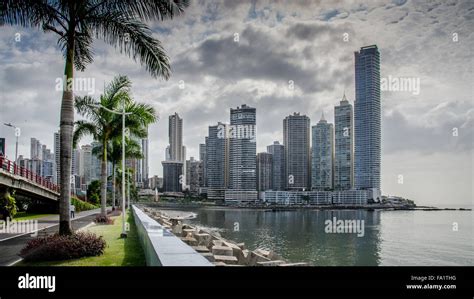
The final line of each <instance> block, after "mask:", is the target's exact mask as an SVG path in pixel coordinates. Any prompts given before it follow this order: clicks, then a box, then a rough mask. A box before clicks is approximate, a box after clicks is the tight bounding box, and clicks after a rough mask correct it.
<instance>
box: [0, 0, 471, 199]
mask: <svg viewBox="0 0 474 299" xmlns="http://www.w3.org/2000/svg"><path fill="white" fill-rule="evenodd" d="M451 4H453V3H451ZM451 4H450V3H436V2H433V3H413V2H410V1H393V2H391V3H390V2H387V3H380V2H377V1H375V2H371V3H368V4H366V5H365V6H359V5H356V4H352V3H350V2H344V1H341V2H338V3H328V4H325V3H320V4H319V5H314V6H313V7H311V8H310V9H308V8H306V7H305V8H304V9H303V8H301V7H299V5H298V4H293V5H288V4H286V5H285V6H284V8H285V9H282V7H279V6H278V5H277V4H272V5H265V4H262V3H261V2H256V3H255V4H253V5H252V4H248V3H247V4H244V3H243V4H240V3H239V4H238V3H225V4H220V5H218V4H216V3H215V2H212V1H210V2H209V3H208V4H206V5H204V6H203V7H198V6H194V7H190V11H189V13H188V14H187V16H186V19H188V20H190V22H189V23H186V24H181V23H182V21H183V20H182V19H181V18H178V19H177V20H176V21H174V20H173V21H171V22H169V23H167V24H163V25H161V24H160V27H159V28H158V25H157V24H153V27H154V28H155V29H156V28H158V29H157V30H158V31H159V32H160V38H163V40H164V41H165V43H166V45H167V46H166V47H167V50H168V51H169V53H170V54H171V60H172V62H173V65H174V73H173V77H172V79H171V80H170V81H169V82H161V81H152V80H151V79H150V78H148V75H147V74H146V72H144V71H142V70H140V67H139V66H136V65H134V64H133V62H131V61H130V62H128V60H126V59H123V57H122V56H121V55H120V54H118V53H116V52H115V51H114V50H113V49H108V48H105V47H103V46H102V45H101V44H98V46H97V50H96V52H97V53H98V54H99V55H97V56H96V61H95V62H96V63H94V64H93V65H91V67H90V68H89V69H88V70H87V72H85V73H79V75H80V76H81V77H88V76H91V74H94V77H95V78H96V80H97V81H96V84H95V87H96V93H98V92H100V88H101V86H102V82H104V81H108V80H110V73H111V72H124V71H125V70H126V71H127V72H129V73H130V76H131V79H132V81H134V82H136V84H135V85H134V88H133V92H134V93H135V94H136V95H137V98H138V99H140V100H142V99H143V100H144V101H146V102H148V103H151V104H153V105H155V107H156V108H157V110H158V111H159V113H160V115H162V116H166V115H169V114H171V113H173V112H175V111H176V112H178V113H179V114H180V115H182V117H183V118H184V119H185V120H186V127H187V128H188V130H185V132H184V143H185V144H187V145H188V148H187V151H188V155H187V156H188V157H190V156H194V157H198V147H199V144H200V143H202V142H203V140H204V136H205V135H206V133H207V126H209V125H210V124H212V123H217V121H224V120H226V119H228V114H227V113H228V109H229V107H235V106H237V105H241V104H243V103H247V104H249V105H250V106H252V107H255V108H257V111H261V115H260V117H257V127H258V130H259V131H258V132H259V135H258V136H259V137H258V140H257V152H262V151H265V147H266V146H267V145H270V144H272V142H273V141H274V140H279V141H280V142H282V139H281V138H280V137H279V136H281V132H280V128H281V125H279V123H281V119H283V118H284V117H285V116H286V115H289V114H290V113H292V112H293V111H301V112H302V113H305V114H307V115H308V116H309V117H310V119H311V120H312V124H315V120H317V119H318V118H319V116H320V115H321V112H322V111H324V112H325V114H326V115H327V118H328V122H331V123H334V121H333V116H332V115H331V114H332V113H329V112H330V111H332V110H333V109H334V106H335V105H337V103H338V102H339V100H340V98H341V96H342V94H343V93H344V90H345V91H346V92H345V93H346V95H347V98H348V99H349V102H350V103H351V104H353V103H354V99H355V96H354V80H353V71H352V70H353V63H354V61H353V52H354V51H355V50H357V49H359V48H360V47H361V46H364V45H370V44H377V45H378V46H379V50H380V52H381V56H382V57H383V64H382V66H381V77H382V78H389V76H391V77H395V78H399V77H417V78H419V79H420V80H421V92H420V93H419V95H414V94H413V93H411V92H397V91H390V90H384V91H382V99H383V101H382V105H383V111H384V112H383V115H382V124H383V125H382V135H383V136H384V137H383V141H382V156H383V163H382V190H383V191H384V193H385V194H397V195H401V196H406V197H409V198H411V199H414V200H415V201H417V202H418V203H421V204H423V203H425V204H429V203H431V204H444V203H446V201H447V199H448V198H449V203H456V202H457V203H469V202H470V200H469V199H470V198H472V189H470V188H469V185H470V182H471V181H472V176H473V174H472V152H473V144H472V142H471V140H473V138H472V136H473V129H472V128H473V127H474V126H473V118H472V115H473V114H472V112H473V108H472V104H471V102H470V99H471V98H472V91H471V89H470V87H469V86H470V85H469V84H470V83H469V80H468V78H470V75H472V68H470V67H469V65H468V64H465V63H462V62H463V59H464V58H465V57H466V55H467V54H468V53H470V50H469V49H470V48H471V49H472V46H473V45H472V40H469V39H468V38H467V37H468V34H469V30H468V28H469V27H468V22H469V20H471V19H472V13H469V7H471V6H472V4H470V3H469V2H468V1H465V2H462V1H461V2H459V3H456V4H454V5H451ZM294 12H296V13H297V15H298V17H297V18H293V17H292V16H291V14H292V13H294ZM441 12H442V13H441ZM470 14H471V19H470ZM202 15H204V17H203V18H200V17H197V16H202ZM367 16H370V18H367ZM242 20H246V22H242ZM449 20H456V22H450V21H449ZM193 21H194V23H193ZM414 22H416V24H419V26H410V24H414ZM433 22H434V23H433ZM432 23H433V24H434V25H431V26H429V27H428V28H426V26H424V25H427V24H432ZM176 24H179V26H178V27H176ZM209 24H212V25H213V28H216V29H215V31H209V30H208V29H207V28H209ZM436 24H438V25H436ZM4 29H5V30H3V31H2V33H0V36H1V37H2V39H1V43H0V48H1V49H2V50H5V52H4V54H3V56H2V58H1V59H2V60H5V59H8V61H10V62H9V63H8V64H7V63H5V64H3V65H2V66H1V67H0V73H1V74H2V75H3V76H4V78H5V79H4V81H5V83H6V85H8V86H11V87H12V88H14V91H15V93H18V94H15V93H12V92H11V91H10V89H8V90H7V89H5V90H2V96H1V102H2V104H4V106H3V107H2V112H4V113H5V114H3V113H2V120H4V121H5V122H12V123H13V124H15V125H17V126H19V127H21V128H22V136H21V137H20V144H19V155H20V154H23V155H25V154H26V153H27V149H28V147H29V141H30V138H31V137H35V138H38V139H40V140H42V141H43V142H44V143H45V144H46V145H47V146H48V147H49V148H52V147H53V139H52V137H51V136H52V132H55V131H56V130H57V125H58V124H59V120H58V119H56V117H57V116H56V114H55V113H53V116H51V114H49V113H47V112H46V111H59V98H60V93H58V92H55V91H54V88H53V87H52V88H51V90H48V88H47V86H50V85H51V86H53V85H54V79H55V78H57V77H60V75H61V74H62V69H63V65H62V62H61V57H60V56H58V55H57V51H56V50H54V48H53V45H54V43H51V41H50V40H51V38H52V36H48V35H43V34H40V33H36V32H34V31H29V30H25V29H21V33H22V34H23V35H22V37H23V39H22V40H23V42H21V43H19V44H15V41H14V40H13V36H14V34H15V33H16V32H17V31H18V29H16V28H10V27H5V28H4ZM386 29H390V30H386ZM374 30H375V31H374ZM176 32H183V33H184V35H185V36H184V37H183V38H181V37H179V34H175V33H176ZM377 32H384V34H383V35H381V34H377ZM454 32H456V33H458V34H459V42H453V39H452V34H453V33H454ZM234 33H239V39H240V41H239V42H238V43H234V42H233V40H234V38H235V36H234ZM344 33H348V34H349V41H348V42H344V41H343V40H342V38H343V34H344ZM400 35H403V36H404V37H405V38H404V40H403V43H399V42H397V41H398V38H397V36H400ZM188 36H193V37H194V38H193V39H192V41H191V42H187V43H185V42H184V40H185V39H187V38H188ZM283 37H286V39H284V38H283ZM259 41H261V42H259ZM440 43H441V44H442V45H443V46H442V47H439V46H438V45H439V44H440ZM419 44H423V45H426V47H423V49H420V48H419V47H418V46H417V45H419ZM15 45H16V46H15ZM292 45H293V46H292ZM217 47H220V48H221V49H222V51H221V53H226V54H228V55H231V56H232V57H233V58H232V59H226V57H227V56H226V55H224V56H223V57H220V56H215V57H213V56H210V55H209V53H211V51H213V50H214V49H216V48H217ZM39 53H41V57H42V58H41V62H38V61H37V60H38V57H39V56H38V55H39ZM242 53H252V54H253V55H250V56H251V57H250V56H242ZM443 53H452V55H451V54H450V55H448V56H446V55H445V54H443ZM105 56H107V57H108V58H107V59H105ZM440 57H445V59H440ZM226 60H227V61H226ZM33 61H35V63H32V62H33ZM236 61H240V63H239V64H238V65H237V64H235V62H236ZM278 62H279V63H278ZM28 63H30V66H28V67H27V66H25V65H26V64H28ZM233 63H234V65H233ZM22 65H23V66H24V67H21V66H22ZM199 65H201V68H199ZM220 65H221V67H219V66H220ZM252 65H258V66H260V67H259V69H255V68H254V67H252ZM229 66H230V67H229ZM303 66H304V67H303ZM228 70H232V72H229V71H228ZM197 71H199V72H201V73H202V74H203V75H202V76H201V75H200V76H196V73H197ZM39 72H41V76H38V74H39ZM317 74H320V75H319V76H318V75H317ZM19 78H22V80H20V79H19ZM305 78H306V79H305ZM181 80H182V81H183V83H184V88H183V89H181V88H180V84H179V83H180V81H181ZM290 80H292V81H293V82H294V86H295V89H294V90H293V91H291V89H289V88H288V87H289V86H288V85H289V84H288V81H290ZM38 86H42V87H46V88H38ZM18 95H19V96H20V98H21V99H20V100H19V101H12V102H11V103H10V102H9V99H15V98H16V96H18ZM20 102H21V103H26V104H27V105H23V106H22V109H21V111H19V110H20V109H18V104H19V103H20ZM44 109H47V110H44ZM15 110H18V112H15ZM263 112H265V113H263ZM33 119H34V120H35V121H33ZM15 120H16V121H15ZM25 120H26V121H25ZM455 128H456V129H458V132H459V135H458V136H453V129H455ZM166 130H167V123H166V121H165V120H164V118H162V120H161V121H160V122H158V123H157V124H154V125H153V126H151V127H150V130H149V132H150V137H149V142H150V144H149V153H150V172H149V173H150V175H149V176H150V177H151V176H153V175H155V174H158V175H160V176H161V173H162V171H161V163H160V162H161V160H163V152H164V146H165V144H166V143H167V140H166ZM0 136H1V137H5V138H6V140H7V155H8V156H9V157H12V156H14V152H13V151H14V135H13V131H12V130H11V129H10V128H6V127H5V128H3V127H2V129H0ZM400 140H402V142H400ZM84 143H90V140H89V141H88V140H86V141H85V142H84ZM466 161H467V163H466ZM400 175H401V176H402V177H403V182H404V183H403V184H399V183H398V181H399V176H400ZM452 194H454V195H455V196H453V197H452V196H451V195H452ZM451 197H452V198H451Z"/></svg>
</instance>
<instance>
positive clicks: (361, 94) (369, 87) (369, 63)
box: [354, 45, 381, 189]
mask: <svg viewBox="0 0 474 299" xmlns="http://www.w3.org/2000/svg"><path fill="white" fill-rule="evenodd" d="M354 55H355V96H356V98H355V102H354V106H355V114H354V120H355V165H354V168H355V173H354V176H355V188H357V189H371V188H377V189H380V160H381V101H380V53H379V50H378V48H377V46H376V45H372V46H367V47H362V48H361V49H360V51H358V52H355V53H354Z"/></svg>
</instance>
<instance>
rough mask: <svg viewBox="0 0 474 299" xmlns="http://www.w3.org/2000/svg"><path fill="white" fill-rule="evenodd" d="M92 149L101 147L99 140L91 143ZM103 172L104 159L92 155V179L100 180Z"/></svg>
mask: <svg viewBox="0 0 474 299" xmlns="http://www.w3.org/2000/svg"><path fill="white" fill-rule="evenodd" d="M91 147H92V150H94V149H95V148H100V147H101V144H100V143H99V142H97V141H93V142H92V143H91ZM101 174H102V161H101V159H99V158H98V157H97V156H96V155H94V154H92V155H91V181H95V180H100V179H101Z"/></svg>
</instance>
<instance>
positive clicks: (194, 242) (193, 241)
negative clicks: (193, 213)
mask: <svg viewBox="0 0 474 299" xmlns="http://www.w3.org/2000/svg"><path fill="white" fill-rule="evenodd" d="M180 239H181V240H182V241H183V242H184V243H186V244H188V245H189V246H197V245H198V244H197V240H196V239H194V238H193V237H191V236H187V237H181V238H180Z"/></svg>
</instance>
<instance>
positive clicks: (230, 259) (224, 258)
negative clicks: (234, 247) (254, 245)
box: [214, 255, 237, 265]
mask: <svg viewBox="0 0 474 299" xmlns="http://www.w3.org/2000/svg"><path fill="white" fill-rule="evenodd" d="M214 260H215V261H216V262H223V263H225V264H229V265H236V264H237V258H236V257H235V256H228V255H214Z"/></svg>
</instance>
